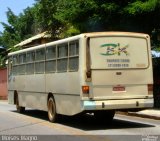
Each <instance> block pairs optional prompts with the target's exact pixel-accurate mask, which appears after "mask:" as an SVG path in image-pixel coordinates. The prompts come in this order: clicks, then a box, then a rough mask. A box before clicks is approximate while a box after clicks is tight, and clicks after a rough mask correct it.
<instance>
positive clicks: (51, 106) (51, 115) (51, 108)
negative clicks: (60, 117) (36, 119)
mask: <svg viewBox="0 0 160 141" xmlns="http://www.w3.org/2000/svg"><path fill="white" fill-rule="evenodd" d="M48 119H49V121H50V122H56V120H57V113H56V104H55V101H54V99H53V97H50V98H49V99H48Z"/></svg>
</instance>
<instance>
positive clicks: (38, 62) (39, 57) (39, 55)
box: [35, 48, 45, 73]
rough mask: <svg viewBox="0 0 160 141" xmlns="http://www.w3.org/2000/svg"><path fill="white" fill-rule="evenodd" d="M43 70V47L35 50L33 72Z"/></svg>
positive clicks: (42, 71)
mask: <svg viewBox="0 0 160 141" xmlns="http://www.w3.org/2000/svg"><path fill="white" fill-rule="evenodd" d="M44 72H45V48H42V49H37V50H36V58H35V73H44Z"/></svg>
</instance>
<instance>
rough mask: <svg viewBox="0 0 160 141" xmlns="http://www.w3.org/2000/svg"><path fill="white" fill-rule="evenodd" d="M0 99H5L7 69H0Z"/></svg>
mask: <svg viewBox="0 0 160 141" xmlns="http://www.w3.org/2000/svg"><path fill="white" fill-rule="evenodd" d="M0 99H7V69H6V68H3V69H0Z"/></svg>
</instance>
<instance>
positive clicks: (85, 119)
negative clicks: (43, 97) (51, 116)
mask: <svg viewBox="0 0 160 141" xmlns="http://www.w3.org/2000/svg"><path fill="white" fill-rule="evenodd" d="M13 112H16V111H13ZM17 114H18V113H17ZM23 115H26V116H30V117H34V118H38V119H42V120H45V121H48V117H47V112H44V111H39V110H26V111H25V112H24V113H23ZM48 122H49V121H48ZM57 123H58V124H62V125H66V126H69V127H74V128H78V129H81V130H87V131H89V130H104V129H105V130H106V129H127V128H148V127H154V126H153V125H150V124H144V123H139V122H138V123H137V122H133V121H128V120H125V119H124V120H123V119H117V118H115V119H114V120H113V121H112V122H109V123H108V122H104V121H98V120H97V119H95V118H94V116H93V115H88V114H81V115H76V116H63V115H60V116H59V120H58V122H57ZM51 124H52V123H51Z"/></svg>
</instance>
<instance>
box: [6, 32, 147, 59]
mask: <svg viewBox="0 0 160 141" xmlns="http://www.w3.org/2000/svg"><path fill="white" fill-rule="evenodd" d="M122 35H124V36H135V37H144V38H147V37H149V35H148V34H144V33H135V32H115V31H112V32H91V33H82V34H79V35H76V36H72V37H68V38H64V39H60V40H56V41H52V42H49V43H45V44H41V45H37V46H33V47H30V48H26V49H22V50H18V51H15V52H11V53H9V54H8V56H11V55H14V54H18V53H23V52H27V51H32V50H35V49H40V48H43V47H45V46H52V45H56V44H63V43H65V42H69V41H73V40H78V39H80V38H83V37H95V36H122Z"/></svg>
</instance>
